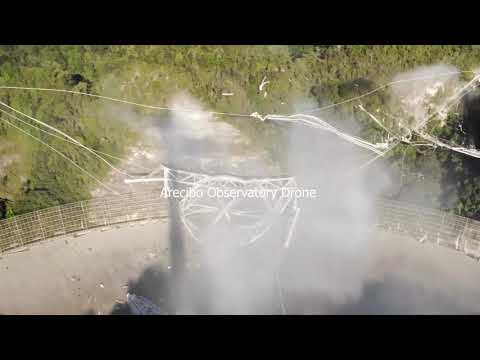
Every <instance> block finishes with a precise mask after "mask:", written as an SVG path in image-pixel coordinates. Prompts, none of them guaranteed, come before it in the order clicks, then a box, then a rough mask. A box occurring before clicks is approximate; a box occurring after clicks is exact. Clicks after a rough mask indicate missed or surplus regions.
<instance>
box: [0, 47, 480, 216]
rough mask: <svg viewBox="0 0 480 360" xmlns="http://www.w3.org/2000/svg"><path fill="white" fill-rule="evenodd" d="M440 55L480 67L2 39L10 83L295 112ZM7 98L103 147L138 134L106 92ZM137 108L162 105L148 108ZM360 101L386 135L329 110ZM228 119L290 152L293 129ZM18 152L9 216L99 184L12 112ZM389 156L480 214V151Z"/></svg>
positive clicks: (446, 52)
mask: <svg viewBox="0 0 480 360" xmlns="http://www.w3.org/2000/svg"><path fill="white" fill-rule="evenodd" d="M438 63H443V64H450V65H454V66H456V67H458V68H459V69H462V70H472V69H475V68H477V67H478V66H479V65H480V49H478V48H474V47H472V46H331V45H329V46H324V45H317V46H0V85H5V86H27V87H42V88H59V89H68V90H76V91H84V92H89V93H95V94H101V95H105V96H111V97H118V98H123V99H128V100H131V101H136V102H141V103H145V104H155V105H165V104H167V103H168V102H169V100H170V99H171V96H172V95H173V94H175V93H176V92H178V91H183V90H184V91H188V92H189V93H190V94H191V95H193V96H194V97H196V98H198V99H199V100H200V101H201V102H202V103H204V104H207V105H208V106H209V107H210V108H212V109H215V110H216V111H222V112H234V113H251V112H254V111H257V112H260V113H283V114H286V113H291V112H292V111H293V110H294V109H295V107H294V106H298V104H301V103H306V105H305V106H306V107H307V108H310V107H312V105H313V106H314V107H315V106H317V104H320V105H322V104H327V101H328V103H332V102H338V101H341V100H344V99H346V98H349V97H352V96H355V95H358V94H361V93H364V92H365V91H368V90H370V89H373V88H375V87H377V86H379V85H381V84H384V83H387V82H389V81H391V78H392V76H394V75H395V74H397V73H399V72H402V71H407V70H411V69H413V68H415V67H417V66H421V65H430V64H438ZM264 76H267V78H268V80H269V81H270V84H269V85H268V86H267V91H268V96H267V97H264V96H263V94H260V93H259V91H258V85H259V84H260V82H261V80H262V78H263V77H264ZM222 92H233V93H235V96H231V97H225V96H222ZM306 99H310V100H309V101H310V103H308V102H306ZM0 100H1V101H3V102H5V103H7V104H8V105H10V106H12V107H14V108H16V109H18V110H20V111H22V112H24V113H26V114H28V115H32V116H34V117H36V118H38V119H40V120H42V121H45V122H47V123H49V124H52V125H54V126H56V127H58V128H59V129H61V130H62V131H65V132H67V133H68V134H70V135H71V136H73V137H74V138H76V139H78V140H79V141H81V142H82V143H84V144H85V145H87V146H89V147H91V148H94V149H96V150H99V151H102V152H107V153H111V154H113V155H117V156H120V157H121V156H123V155H124V154H125V151H126V149H127V146H128V145H129V144H133V143H134V142H135V141H136V139H137V138H138V134H137V133H136V132H135V130H134V128H133V127H131V126H129V125H127V124H126V123H125V122H123V121H120V120H118V119H117V118H116V116H115V114H114V113H112V112H111V111H109V107H108V104H107V102H105V101H103V100H99V99H93V98H87V97H82V96H76V95H67V94H55V93H45V92H35V91H23V90H5V89H0ZM363 100H364V101H363V103H364V104H365V106H366V107H368V108H370V109H374V108H378V107H380V106H382V105H384V104H387V103H388V102H389V100H390V99H389V95H388V91H381V92H378V93H376V94H375V95H373V96H370V97H367V98H364V99H363ZM307 104H308V106H307ZM0 108H1V109H2V110H5V109H4V107H0ZM133 111H136V112H139V113H141V114H153V111H146V110H145V109H133ZM352 113H354V114H355V117H356V118H358V120H359V121H360V122H361V123H362V124H363V125H365V126H364V130H363V133H362V136H365V137H367V138H369V139H379V138H381V136H383V135H384V133H383V130H382V129H381V128H379V127H378V126H377V125H375V124H372V122H371V121H370V120H369V119H368V118H367V117H366V115H365V114H363V113H360V112H358V109H356V108H354V107H353V105H352V104H346V105H344V106H341V107H338V108H336V109H335V110H332V111H329V112H327V113H324V114H335V116H336V118H339V119H347V118H348V117H349V115H350V114H352ZM461 116H462V115H460V118H457V119H452V121H447V126H444V127H442V128H441V129H440V128H438V129H437V130H438V131H439V134H441V135H442V136H443V137H446V138H449V139H454V138H455V137H458V138H459V134H458V131H457V129H456V128H455V125H454V124H455V123H457V122H458V121H462V118H461ZM1 119H5V120H8V121H10V122H12V123H14V124H15V125H17V126H19V127H21V128H22V129H25V130H26V131H29V132H31V133H32V134H33V135H35V136H37V137H39V138H40V139H42V140H43V141H45V142H47V143H48V144H50V145H51V146H54V147H55V148H57V149H58V150H59V151H62V152H63V153H65V154H66V155H67V156H69V157H70V158H72V159H74V160H75V161H76V162H77V163H78V164H79V165H80V166H82V167H84V168H85V169H87V170H88V171H89V172H91V173H93V174H95V175H96V176H98V177H100V178H105V177H106V176H107V174H108V167H107V166H105V164H103V163H101V162H100V161H94V160H93V159H94V158H93V157H92V156H91V155H89V154H88V153H86V152H85V151H84V150H82V149H80V148H78V147H75V146H72V145H71V144H68V143H66V142H64V141H62V140H60V139H57V138H53V137H51V136H49V135H47V134H44V133H41V132H39V131H38V130H34V129H32V128H29V127H28V126H27V125H25V124H22V123H20V122H18V121H17V120H14V119H11V118H9V117H8V116H6V115H4V114H2V115H1ZM22 119H23V120H27V119H25V118H22ZM453 120H455V121H453ZM225 121H230V122H231V123H232V124H233V125H235V126H237V127H238V128H239V129H241V130H242V131H243V132H245V133H246V134H247V135H249V136H250V137H251V139H252V140H253V141H254V145H258V146H262V147H267V148H268V149H269V150H270V151H271V153H272V156H273V158H274V159H280V158H281V157H282V156H281V155H282V149H283V148H284V146H282V134H283V133H282V131H281V130H279V129H278V128H277V127H274V126H273V125H269V124H261V123H259V122H252V121H248V122H246V121H242V120H240V119H225ZM29 122H30V123H31V121H29ZM434 130H435V129H434ZM7 157H11V159H12V160H11V161H10V162H5V163H4V162H1V161H0V203H2V206H0V217H2V216H3V217H5V216H11V215H12V214H13V213H14V214H20V213H22V212H25V211H30V210H32V209H37V208H42V207H46V206H51V205H55V204H60V203H66V202H71V201H75V200H79V199H85V198H88V197H89V196H90V195H89V194H90V191H91V190H92V189H93V188H95V187H96V186H98V184H97V183H96V182H95V181H94V180H92V179H91V178H90V177H88V176H87V175H86V174H84V173H82V172H81V171H79V170H78V169H77V168H75V167H74V166H73V165H72V164H70V163H68V162H66V161H65V160H64V159H63V158H62V157H60V156H59V155H57V154H55V153H53V152H52V151H51V150H49V149H48V148H46V147H45V146H44V145H42V144H39V143H37V142H35V141H34V140H33V139H32V138H29V137H28V136H26V135H25V134H22V133H20V132H19V131H17V130H16V129H14V128H12V127H10V126H8V125H6V124H5V123H4V122H2V121H0V159H6V158H7ZM388 161H390V163H391V165H392V167H396V168H402V169H407V170H408V171H409V172H412V173H413V172H422V173H423V174H424V175H425V178H426V179H427V178H428V181H429V185H428V189H426V191H425V192H424V199H422V201H424V202H427V203H431V204H432V205H436V206H443V207H449V208H451V209H454V210H455V211H457V212H458V213H460V214H463V215H469V216H478V215H479V211H480V205H477V204H478V201H477V199H478V197H479V196H480V185H477V184H479V183H480V182H479V181H478V180H480V174H478V173H477V172H475V170H474V169H475V164H477V165H478V162H476V161H475V160H474V159H473V160H472V159H466V158H465V157H464V156H462V155H459V154H453V153H451V152H447V151H443V150H436V151H428V150H426V151H424V152H422V153H420V152H419V151H416V150H415V149H412V148H407V147H406V146H404V145H401V146H398V147H397V148H396V149H395V151H393V152H392V153H391V155H390V157H389V159H388ZM114 163H115V162H114ZM477 167H478V166H477ZM412 184H413V183H412V182H411V183H410V184H405V185H404V187H405V189H407V188H408V187H412V186H417V185H415V184H413V185H412ZM452 184H453V185H452ZM418 186H419V185H418ZM424 188H427V186H426V185H425V183H424ZM405 189H404V190H405ZM452 198H453V199H455V200H454V203H453V204H451V202H452V200H451V199H452ZM2 199H3V201H2ZM7 200H8V201H7ZM2 209H3V210H2Z"/></svg>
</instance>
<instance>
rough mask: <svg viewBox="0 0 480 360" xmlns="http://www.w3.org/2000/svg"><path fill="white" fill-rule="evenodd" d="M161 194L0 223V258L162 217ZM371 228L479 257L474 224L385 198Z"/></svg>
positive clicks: (479, 226) (479, 235)
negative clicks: (69, 237) (19, 250)
mask: <svg viewBox="0 0 480 360" xmlns="http://www.w3.org/2000/svg"><path fill="white" fill-rule="evenodd" d="M167 200H168V199H166V198H165V196H164V195H162V192H161V190H153V191H148V192H136V193H126V194H121V195H115V196H105V197H101V198H95V199H91V200H85V201H79V202H75V203H71V204H66V205H59V206H54V207H51V208H46V209H42V210H37V211H33V212H30V213H26V214H23V215H19V216H15V217H12V218H8V219H4V220H0V254H1V253H5V252H9V251H12V250H15V249H17V248H22V247H25V246H27V245H30V244H33V243H37V242H41V241H45V240H48V239H52V238H56V237H59V236H62V235H68V234H78V233H81V232H84V231H88V230H90V229H94V228H108V227H111V226H114V225H120V224H124V223H131V222H137V221H148V220H156V219H166V218H168V215H169V214H168V211H169V208H168V201H167ZM377 209H378V211H377V219H376V224H375V225H376V226H377V227H378V228H380V229H383V230H386V231H389V232H395V233H400V234H404V235H408V236H410V237H413V238H415V239H416V240H418V241H420V242H424V241H428V242H432V243H436V244H438V245H441V246H445V247H448V248H451V249H453V250H456V251H461V252H463V253H465V254H466V255H468V256H470V257H472V258H475V259H477V260H479V259H480V221H476V220H472V219H469V218H465V217H461V216H458V215H455V214H451V213H447V212H444V211H440V210H433V209H428V208H422V207H418V206H415V205H412V204H408V203H404V202H398V201H393V200H387V199H378V200H377Z"/></svg>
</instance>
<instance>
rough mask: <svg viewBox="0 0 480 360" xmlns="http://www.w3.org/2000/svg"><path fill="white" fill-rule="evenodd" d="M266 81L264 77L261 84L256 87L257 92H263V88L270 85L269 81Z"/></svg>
mask: <svg viewBox="0 0 480 360" xmlns="http://www.w3.org/2000/svg"><path fill="white" fill-rule="evenodd" d="M266 80H267V77H266V76H264V77H263V79H262V83H261V84H260V86H259V87H258V91H263V88H264V87H265V85H267V84H269V83H270V81H266Z"/></svg>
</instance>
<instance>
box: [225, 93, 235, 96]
mask: <svg viewBox="0 0 480 360" xmlns="http://www.w3.org/2000/svg"><path fill="white" fill-rule="evenodd" d="M233 95H234V93H222V96H233Z"/></svg>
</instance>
